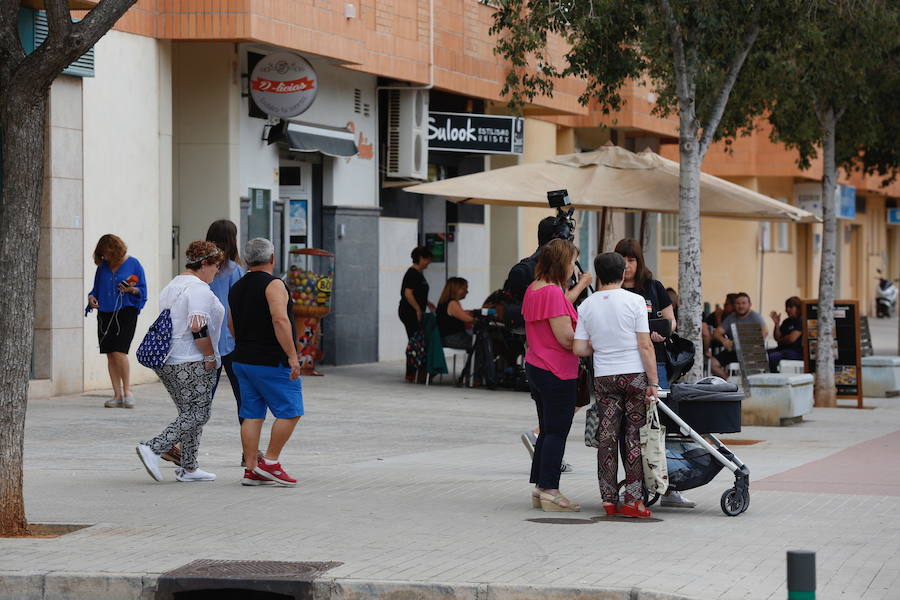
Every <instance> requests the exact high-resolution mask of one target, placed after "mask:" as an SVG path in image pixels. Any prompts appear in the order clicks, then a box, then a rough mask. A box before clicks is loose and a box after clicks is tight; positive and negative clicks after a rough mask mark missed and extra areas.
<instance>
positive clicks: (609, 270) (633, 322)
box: [573, 252, 659, 518]
mask: <svg viewBox="0 0 900 600" xmlns="http://www.w3.org/2000/svg"><path fill="white" fill-rule="evenodd" d="M594 270H595V271H596V272H597V280H598V282H599V283H600V287H598V288H597V291H596V292H594V293H593V294H591V295H590V296H589V297H588V298H587V299H586V300H585V301H584V302H582V303H581V305H580V306H579V307H578V326H577V327H576V328H575V342H574V344H573V350H574V351H575V354H577V355H579V356H591V355H593V357H594V392H595V394H596V402H597V405H598V409H599V415H600V426H599V427H598V430H597V441H598V442H599V444H598V447H597V478H598V480H599V482H600V494H601V496H603V509H604V510H605V511H606V514H608V515H614V514H621V515H624V516H626V517H638V518H647V517H649V516H650V511H649V510H647V508H646V507H645V506H644V502H643V500H642V496H643V493H642V486H643V480H644V469H643V465H642V464H641V445H640V433H639V432H640V428H641V426H643V425H644V422H645V420H646V417H647V410H646V407H647V403H649V402H655V401H656V398H657V394H656V390H657V388H659V381H658V380H657V379H658V378H657V376H656V354H655V353H654V351H653V344H652V342H651V341H650V326H649V321H648V319H647V306H646V304H645V303H644V299H643V298H642V297H641V296H639V295H637V294H635V293H632V292H629V291H628V290H625V289H623V288H622V282H623V280H624V276H625V259H624V258H623V257H622V256H621V255H619V254H616V253H615V252H608V253H605V254H600V255H598V256H597V258H595V259H594ZM623 421H624V428H623V426H622V423H623ZM623 429H624V431H625V447H624V451H623V455H622V462H623V463H624V467H625V498H624V503H623V504H622V505H619V493H618V490H617V489H616V473H617V471H618V468H619V465H618V461H617V454H618V444H617V441H618V438H619V435H620V432H621V431H622V430H623Z"/></svg>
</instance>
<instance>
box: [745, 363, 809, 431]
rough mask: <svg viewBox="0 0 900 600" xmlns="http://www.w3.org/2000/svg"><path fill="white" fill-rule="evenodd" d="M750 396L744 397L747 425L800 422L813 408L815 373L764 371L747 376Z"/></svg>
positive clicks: (777, 424) (775, 424)
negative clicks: (813, 374)
mask: <svg viewBox="0 0 900 600" xmlns="http://www.w3.org/2000/svg"><path fill="white" fill-rule="evenodd" d="M747 380H748V381H749V382H750V395H749V396H748V397H747V398H745V399H744V402H743V406H742V408H741V421H742V422H743V424H744V425H767V426H776V427H777V426H779V425H789V424H791V423H798V422H800V421H802V420H803V415H805V414H808V413H809V411H811V410H812V407H813V376H812V375H811V374H809V373H800V374H796V375H792V374H786V373H760V374H759V375H751V376H750V377H748V378H747Z"/></svg>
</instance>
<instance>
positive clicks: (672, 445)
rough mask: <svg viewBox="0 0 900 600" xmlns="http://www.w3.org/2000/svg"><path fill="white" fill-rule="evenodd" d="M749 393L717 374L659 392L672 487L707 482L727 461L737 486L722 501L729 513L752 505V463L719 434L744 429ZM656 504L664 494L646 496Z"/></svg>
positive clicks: (678, 488) (677, 488) (647, 501)
mask: <svg viewBox="0 0 900 600" xmlns="http://www.w3.org/2000/svg"><path fill="white" fill-rule="evenodd" d="M743 399H744V394H743V393H742V392H739V391H738V388H737V386H736V385H734V384H731V383H728V382H726V381H725V380H723V379H719V378H718V377H706V378H704V379H701V380H700V381H698V382H697V383H693V384H690V383H682V384H673V385H672V386H671V390H662V391H661V392H660V400H661V401H660V403H659V404H658V407H657V408H658V409H659V411H660V421H662V424H663V425H664V426H665V427H666V430H667V431H669V432H674V431H677V432H678V433H669V434H668V435H666V465H667V467H668V470H669V490H674V491H679V492H683V491H685V490H691V489H694V488H698V487H700V486H702V485H706V484H707V483H709V482H710V481H712V480H713V479H714V478H715V476H716V475H718V474H719V471H721V470H722V467H725V468H726V469H728V470H730V471H731V472H732V473H734V486H733V487H731V488H729V489H727V490H725V492H724V493H723V494H722V498H721V501H720V502H719V504H720V506H721V507H722V512H724V513H725V514H726V515H728V516H729V517H736V516H737V515H739V514H741V513H742V512H744V511H745V510H747V509H748V508H749V507H750V469H748V468H747V465H745V464H744V463H743V462H741V460H740V459H739V458H738V457H737V456H735V455H734V453H733V452H732V451H731V450H730V449H729V448H728V447H727V446H726V445H725V444H723V443H722V442H721V441H720V440H719V439H718V438H717V437H716V436H715V434H717V433H737V432H739V431H740V430H741V401H742V400H743ZM646 496H647V494H646V493H645V498H644V500H645V502H644V503H645V504H646V505H647V506H651V505H652V504H653V503H655V502H656V501H657V500H658V499H659V494H658V493H655V494H653V497H652V498H648V497H646Z"/></svg>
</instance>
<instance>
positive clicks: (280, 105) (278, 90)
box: [250, 52, 318, 119]
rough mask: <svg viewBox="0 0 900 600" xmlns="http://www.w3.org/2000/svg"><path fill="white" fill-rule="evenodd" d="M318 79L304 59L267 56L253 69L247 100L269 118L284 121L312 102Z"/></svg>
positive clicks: (288, 54) (289, 54)
mask: <svg viewBox="0 0 900 600" xmlns="http://www.w3.org/2000/svg"><path fill="white" fill-rule="evenodd" d="M317 92H318V77H317V76H316V72H315V70H314V69H313V67H312V65H311V64H309V62H307V60H306V59H305V58H303V57H302V56H300V55H298V54H294V53H293V52H277V53H275V54H269V55H267V56H266V57H265V58H263V59H262V60H260V61H259V62H258V63H256V66H255V67H253V72H252V73H251V74H250V96H251V97H252V98H253V101H254V102H256V105H257V106H259V108H260V109H262V111H263V112H265V113H266V114H267V115H269V116H270V117H280V118H282V119H287V118H289V117H295V116H297V115H299V114H301V113H303V112H305V111H306V109H308V108H309V107H310V106H311V105H312V103H313V101H314V100H315V99H316V93H317Z"/></svg>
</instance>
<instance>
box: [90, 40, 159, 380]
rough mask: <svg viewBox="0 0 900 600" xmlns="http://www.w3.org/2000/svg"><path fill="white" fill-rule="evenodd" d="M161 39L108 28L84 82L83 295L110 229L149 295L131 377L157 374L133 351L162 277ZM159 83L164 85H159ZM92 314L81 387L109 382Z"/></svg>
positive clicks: (151, 317) (151, 316)
mask: <svg viewBox="0 0 900 600" xmlns="http://www.w3.org/2000/svg"><path fill="white" fill-rule="evenodd" d="M166 47H167V43H166V42H159V41H157V40H155V39H153V38H147V37H142V36H137V35H131V34H128V33H121V32H117V31H111V32H110V33H108V34H107V35H106V36H104V37H103V38H102V39H101V40H100V41H99V42H98V43H97V46H96V65H97V67H96V77H93V78H86V79H85V80H84V84H83V89H84V293H85V296H86V295H87V292H88V290H90V288H91V286H92V285H93V278H94V269H95V267H94V263H93V259H92V253H93V250H94V246H95V245H96V243H97V240H98V239H99V237H100V236H101V235H103V234H104V233H115V234H116V235H118V236H120V237H121V238H122V239H124V240H125V243H126V244H128V253H129V254H130V255H132V256H134V257H136V258H137V259H138V260H140V261H141V264H142V265H143V266H144V271H145V273H146V276H147V282H148V288H149V290H148V291H149V296H150V298H149V301H148V302H147V305H146V307H145V308H144V310H143V311H142V312H141V315H140V318H139V319H138V326H137V331H136V333H135V340H134V342H133V344H132V353H131V356H132V381H134V382H135V383H139V382H148V381H154V380H155V379H156V376H155V375H154V374H153V373H152V372H151V371H149V370H147V369H145V368H143V367H141V366H139V365H138V364H137V362H136V361H135V360H134V349H135V348H136V347H137V344H138V343H139V342H140V339H141V338H142V337H143V334H144V332H146V330H147V327H148V326H149V325H150V323H151V322H152V321H153V320H154V319H155V318H156V316H157V312H158V309H157V297H158V295H159V290H160V288H161V287H162V286H163V285H165V284H166V283H168V278H169V274H170V273H169V268H168V265H164V264H161V260H162V259H161V257H162V256H164V255H165V254H164V251H163V247H164V245H166V244H168V239H165V240H161V239H160V238H161V237H162V236H164V235H165V232H167V231H168V230H169V227H170V225H168V224H167V223H165V222H163V221H164V220H165V219H166V218H167V217H166V214H167V213H166V211H165V210H161V207H160V202H164V201H166V199H167V198H168V196H169V194H170V191H169V189H168V188H167V184H166V179H167V176H166V172H167V170H168V167H167V166H164V165H161V164H160V160H165V157H166V156H167V152H168V151H167V146H169V145H170V143H171V142H170V137H169V135H168V133H167V129H168V127H169V125H168V123H167V121H168V115H169V114H170V111H171V97H170V95H169V91H168V90H169V89H170V88H169V87H168V86H167V85H165V80H166V78H167V75H166V73H167V72H168V69H169V62H168V61H169V58H168V52H167V51H166ZM161 83H162V84H163V85H162V86H161ZM95 315H96V312H94V313H92V314H91V316H89V317H88V318H87V319H86V320H85V335H84V386H85V389H97V388H108V387H110V382H109V376H108V374H107V369H106V359H105V358H104V357H102V356H101V355H100V354H99V353H98V344H97V336H96V316H95Z"/></svg>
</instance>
